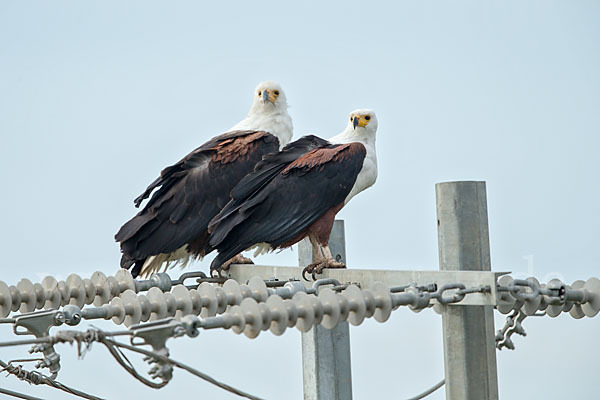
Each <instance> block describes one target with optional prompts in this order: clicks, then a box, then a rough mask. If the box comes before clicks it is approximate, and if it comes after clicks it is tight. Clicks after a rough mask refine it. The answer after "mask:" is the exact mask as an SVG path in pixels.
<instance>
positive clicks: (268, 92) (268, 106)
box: [252, 81, 288, 114]
mask: <svg viewBox="0 0 600 400" xmlns="http://www.w3.org/2000/svg"><path fill="white" fill-rule="evenodd" d="M287 107H288V105H287V98H286V97H285V92H284V91H283V89H282V88H281V85H280V84H279V83H277V82H275V81H265V82H261V83H259V84H258V86H257V87H256V89H255V90H254V103H253V104H252V111H255V112H263V113H266V114H269V113H274V112H281V110H287Z"/></svg>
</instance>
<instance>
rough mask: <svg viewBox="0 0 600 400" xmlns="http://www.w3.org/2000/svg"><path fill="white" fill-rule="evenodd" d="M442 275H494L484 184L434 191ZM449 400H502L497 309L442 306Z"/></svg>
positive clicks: (439, 187) (456, 185)
mask: <svg viewBox="0 0 600 400" xmlns="http://www.w3.org/2000/svg"><path fill="white" fill-rule="evenodd" d="M435 191H436V200H437V224H438V247H439V256H440V270H445V271H449V270H451V271H454V270H469V271H490V270H491V263H490V244H489V231H488V219H487V199H486V187H485V182H469V181H466V182H445V183H438V184H436V185H435ZM441 309H442V324H443V336H444V368H445V374H446V398H447V399H450V400H454V399H460V400H497V399H498V376H497V367H496V349H495V332H494V316H493V306H489V305H485V306H463V307H459V306H455V305H446V306H442V307H441Z"/></svg>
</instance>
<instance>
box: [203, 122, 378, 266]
mask: <svg viewBox="0 0 600 400" xmlns="http://www.w3.org/2000/svg"><path fill="white" fill-rule="evenodd" d="M376 131H377V117H376V116H375V113H374V112H373V111H371V110H356V111H354V112H352V113H351V114H350V122H349V123H348V126H347V127H346V129H345V130H344V131H343V132H342V133H340V134H339V135H337V136H334V137H332V138H331V139H329V140H328V141H327V140H323V139H319V138H317V137H315V136H305V137H303V138H301V139H299V140H297V141H295V142H292V143H290V144H289V145H288V146H286V147H285V148H284V149H283V150H282V151H280V152H278V153H275V154H270V155H268V156H266V157H265V158H264V159H263V161H261V162H260V163H259V164H258V165H257V166H256V169H255V171H254V172H253V173H251V174H249V175H248V176H246V177H245V178H244V179H242V180H241V181H240V183H239V184H238V185H237V186H236V187H235V188H234V190H233V191H232V192H231V201H230V202H229V203H228V204H227V205H226V206H225V207H224V208H223V209H222V210H221V212H220V213H219V214H218V215H217V216H216V217H215V219H214V220H213V221H212V222H211V223H210V225H209V231H210V232H211V237H210V246H211V247H212V248H215V249H217V250H218V252H219V254H218V256H217V257H216V258H215V259H214V260H213V262H212V264H211V272H212V271H215V270H219V269H220V268H221V266H222V264H223V263H224V262H225V261H227V260H229V259H230V258H231V257H233V256H234V255H236V254H238V253H239V252H240V251H242V250H246V249H250V248H253V247H256V248H257V254H259V253H262V252H266V251H271V250H275V249H281V248H285V247H289V246H291V245H293V244H295V243H297V242H298V241H300V240H302V239H303V238H305V237H306V236H308V238H309V239H310V242H311V243H312V246H313V251H314V254H315V255H316V262H315V263H313V264H311V265H309V266H308V267H307V268H306V269H305V272H313V271H314V272H316V273H319V272H320V271H321V270H322V269H323V268H343V267H344V264H342V263H340V262H337V261H336V260H334V259H333V257H332V254H331V251H330V249H329V246H328V243H329V235H330V234H331V229H332V228H333V222H334V219H335V215H336V214H337V213H338V212H339V211H340V210H341V209H342V207H344V205H346V204H347V203H348V202H349V201H350V199H352V197H354V196H356V195H357V194H358V193H360V192H362V191H363V190H365V189H366V188H368V187H370V186H372V185H373V184H374V183H375V180H376V179H377V156H376V153H375V133H376ZM307 142H310V143H312V149H310V146H307Z"/></svg>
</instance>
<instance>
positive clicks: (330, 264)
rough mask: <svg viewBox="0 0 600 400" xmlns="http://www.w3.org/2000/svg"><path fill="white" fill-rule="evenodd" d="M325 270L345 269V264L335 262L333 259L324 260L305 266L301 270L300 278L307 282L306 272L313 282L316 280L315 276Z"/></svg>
mask: <svg viewBox="0 0 600 400" xmlns="http://www.w3.org/2000/svg"><path fill="white" fill-rule="evenodd" d="M325 268H346V264H344V263H342V262H339V261H335V260H334V259H333V258H326V259H323V260H321V261H317V262H314V263H312V264H309V265H307V266H306V268H304V269H303V270H302V277H303V278H304V280H306V281H307V280H308V279H306V273H307V272H308V273H309V274H311V275H312V277H313V280H315V281H316V280H317V278H316V277H315V275H316V274H320V273H322V272H323V270H324V269H325Z"/></svg>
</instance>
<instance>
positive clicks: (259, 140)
mask: <svg viewBox="0 0 600 400" xmlns="http://www.w3.org/2000/svg"><path fill="white" fill-rule="evenodd" d="M287 108H288V106H287V100H286V96H285V93H284V91H283V89H282V88H281V86H280V85H279V84H278V83H276V82H273V81H267V82H262V83H260V84H259V85H258V86H257V87H256V90H255V92H254V101H253V104H252V108H251V109H250V112H249V113H248V115H247V116H246V118H244V119H243V120H242V121H240V122H239V123H238V124H236V125H235V126H233V127H232V128H231V129H230V130H229V131H228V132H227V133H224V134H222V135H220V136H216V137H214V138H212V139H211V140H209V141H208V142H206V143H204V144H203V145H202V146H200V147H198V148H197V149H195V150H194V151H192V152H191V153H189V154H188V155H186V156H185V157H183V158H182V159H181V160H180V161H178V162H177V163H175V164H173V165H171V166H169V167H166V168H165V169H163V170H162V172H161V173H160V176H159V177H158V178H156V180H155V181H154V182H152V183H151V184H150V185H149V186H148V188H147V189H146V190H145V191H144V193H142V194H141V195H140V196H139V197H137V198H136V199H135V200H134V204H135V206H136V207H139V206H140V205H141V203H142V202H143V201H144V200H145V199H147V198H149V197H150V195H152V196H151V197H150V199H149V200H148V201H147V202H146V204H145V206H144V207H143V208H142V210H141V211H140V212H139V213H138V214H137V215H136V216H135V217H133V218H132V219H130V220H129V221H127V222H126V223H125V224H124V225H123V226H122V227H121V229H120V230H119V231H118V232H117V234H116V235H115V239H116V241H117V242H119V243H120V247H121V252H122V257H121V267H122V268H126V269H129V268H131V273H132V275H133V276H134V277H137V276H138V275H140V274H142V276H144V275H149V274H151V273H152V272H156V271H159V270H160V269H161V268H163V265H164V269H165V270H166V269H167V268H168V267H169V266H173V265H176V264H181V265H182V267H184V266H186V265H187V264H188V262H189V261H190V259H191V258H202V257H204V256H205V255H206V254H208V253H209V252H210V251H212V247H211V246H210V244H209V241H208V240H209V234H208V230H207V228H208V224H209V222H210V221H211V220H212V219H213V218H214V217H215V216H216V215H217V214H218V213H219V211H220V210H221V209H222V208H223V207H224V206H225V205H226V204H227V203H228V202H229V200H230V192H231V190H232V189H233V188H234V187H235V185H236V184H237V183H238V182H239V181H240V180H241V179H242V178H243V177H244V176H246V175H247V174H248V173H250V172H252V171H253V170H254V167H255V165H256V164H257V163H258V162H259V161H261V160H262V158H263V156H265V155H267V154H269V153H273V152H277V151H278V150H280V149H281V148H282V147H284V146H285V145H287V144H288V143H289V142H290V140H291V138H292V131H293V127H292V119H291V117H290V115H289V114H288V111H287ZM234 256H235V254H234ZM232 257H233V256H232ZM233 261H235V262H240V261H242V262H243V261H245V262H249V260H248V259H245V258H243V257H241V255H239V257H237V258H236V259H235V260H233Z"/></svg>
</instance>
